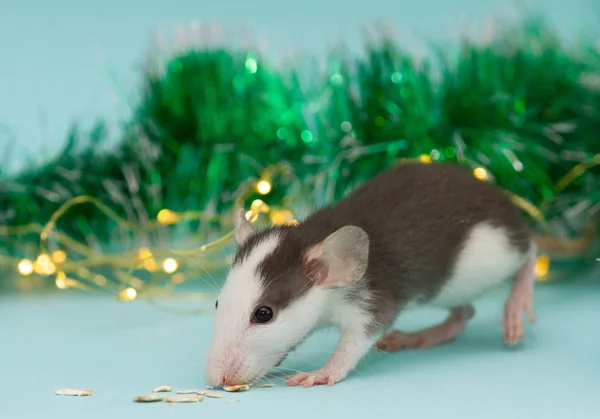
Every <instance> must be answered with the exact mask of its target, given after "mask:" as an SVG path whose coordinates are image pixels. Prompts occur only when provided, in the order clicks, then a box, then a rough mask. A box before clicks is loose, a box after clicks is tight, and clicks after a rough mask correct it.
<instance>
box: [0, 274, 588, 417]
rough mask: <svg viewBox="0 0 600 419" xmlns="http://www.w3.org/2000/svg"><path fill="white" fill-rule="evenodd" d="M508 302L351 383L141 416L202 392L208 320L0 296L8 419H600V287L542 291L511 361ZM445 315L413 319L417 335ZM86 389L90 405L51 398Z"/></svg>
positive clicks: (493, 299)
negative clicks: (153, 399) (182, 392)
mask: <svg viewBox="0 0 600 419" xmlns="http://www.w3.org/2000/svg"><path fill="white" fill-rule="evenodd" d="M506 292H507V291H506V290H498V291H497V292H494V293H492V294H490V295H488V296H486V297H485V298H483V299H482V300H481V301H479V302H478V303H477V305H476V307H477V315H476V317H475V319H474V320H473V321H472V323H471V324H470V326H469V328H468V330H467V332H466V333H465V334H464V335H463V336H461V337H460V338H459V339H458V340H456V341H455V342H453V343H451V344H449V345H446V346H444V347H439V348H436V349H431V350H426V351H420V350H416V351H406V352H401V353H397V354H393V355H389V354H384V353H373V354H371V355H370V356H369V357H368V359H367V360H366V361H365V362H364V363H363V364H362V365H361V367H360V368H359V370H358V371H357V372H356V373H355V374H353V375H352V376H351V377H350V378H349V379H348V380H347V381H345V382H343V383H341V384H338V385H336V386H334V387H315V388H312V389H303V388H291V387H286V386H284V385H278V386H277V387H275V388H269V389H253V390H251V391H250V392H247V393H243V394H233V395H229V394H228V395H227V397H226V399H225V400H218V399H207V400H205V401H203V402H202V403H200V404H193V405H176V406H169V405H167V404H146V405H141V404H136V403H133V402H132V401H131V398H132V397H133V396H135V395H138V394H145V393H148V392H150V391H151V389H152V388H153V387H154V386H157V385H162V384H166V385H171V386H173V387H174V388H175V389H183V388H199V387H202V386H204V384H205V382H204V378H203V377H204V374H203V370H204V365H203V359H204V354H205V350H206V348H207V345H208V337H209V331H210V320H211V319H210V317H181V316H174V315H170V314H165V313H164V312H162V311H158V310H157V309H156V308H154V307H153V306H149V305H148V304H147V303H145V302H141V301H139V302H134V303H118V302H114V301H112V300H110V299H107V298H104V297H100V296H92V295H88V294H84V295H80V294H78V293H76V292H65V293H63V294H59V295H56V296H54V297H43V296H39V297H38V296H31V295H30V296H23V297H18V298H15V297H3V298H0V331H1V338H0V339H1V342H2V344H1V346H0V360H2V361H1V362H2V367H1V375H0V377H1V379H0V395H1V396H0V397H1V398H2V400H1V402H0V418H2V419H20V418H28V419H29V418H49V417H57V418H61V419H79V418H86V419H107V418H110V419H121V418H144V419H154V418H165V417H173V418H226V417H243V418H247V419H254V418H257V419H258V418H260V419H266V418H289V419H296V418H298V419H300V418H302V419H306V418H309V417H310V418H334V417H340V418H350V417H352V418H354V417H356V418H368V417H375V418H388V417H397V418H419V419H426V418H444V419H448V418H461V419H465V418H466V419H469V418H474V419H493V418H502V419H517V418H527V419H531V418H543V419H558V418H561V419H562V418H564V419H587V418H590V419H592V418H596V419H597V418H600V402H599V401H598V394H599V393H598V390H599V389H600V362H599V361H598V360H599V354H600V326H599V320H600V283H599V282H598V281H597V280H596V281H591V282H587V283H585V282H582V283H570V281H569V282H568V283H567V282H565V283H564V284H549V285H544V286H539V287H538V289H537V291H536V311H537V316H538V320H539V323H538V325H537V326H535V327H534V328H531V327H529V328H528V330H527V341H526V344H525V345H524V346H523V347H522V348H520V349H518V350H507V349H506V348H505V347H504V346H503V344H502V342H501V329H500V319H501V313H502V306H503V302H504V298H505V296H506ZM443 315H444V313H442V312H437V311H434V312H428V311H415V312H411V313H407V314H406V316H404V318H403V319H402V320H401V322H400V323H401V325H402V326H405V328H407V329H413V328H418V327H423V326H426V325H429V324H431V323H433V322H436V321H438V320H440V319H442V317H443ZM336 337H337V336H336V334H335V333H334V332H333V331H332V332H324V333H322V334H318V335H315V336H314V337H313V338H311V339H310V340H309V341H307V342H306V344H305V345H303V346H301V347H300V348H299V350H298V352H297V353H296V354H294V355H293V356H291V357H290V359H289V360H288V361H286V362H285V363H284V364H283V366H284V367H286V368H292V369H305V368H311V367H318V366H321V365H322V363H323V362H324V361H325V359H326V358H327V356H328V355H329V353H330V350H331V349H333V347H334V345H335V339H336ZM64 387H84V388H89V389H92V390H93V391H94V395H93V396H92V397H83V398H75V397H60V396H56V395H54V391H55V390H56V389H59V388H64ZM226 400H239V402H238V403H237V404H235V405H233V406H231V405H228V404H227V403H226Z"/></svg>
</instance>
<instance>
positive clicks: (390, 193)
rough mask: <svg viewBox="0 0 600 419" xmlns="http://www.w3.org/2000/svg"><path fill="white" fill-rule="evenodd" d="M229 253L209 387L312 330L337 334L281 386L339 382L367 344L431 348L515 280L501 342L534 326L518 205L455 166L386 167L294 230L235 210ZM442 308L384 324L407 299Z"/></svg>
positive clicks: (271, 357) (257, 371) (275, 358)
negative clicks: (321, 360)
mask: <svg viewBox="0 0 600 419" xmlns="http://www.w3.org/2000/svg"><path fill="white" fill-rule="evenodd" d="M234 236H235V241H236V243H237V251H236V254H235V258H234V261H233V265H232V267H231V269H230V271H229V273H228V276H227V280H226V282H225V284H224V286H223V288H222V290H221V292H220V295H219V298H218V301H217V304H216V306H217V310H216V315H215V319H214V325H213V334H212V338H211V344H210V347H209V351H208V356H207V368H206V369H207V379H208V381H209V383H210V384H212V385H236V384H243V383H248V382H252V381H254V380H257V379H259V378H260V377H262V376H264V375H265V374H266V373H267V372H268V371H269V370H270V369H271V368H273V367H274V366H277V365H279V364H280V363H281V362H282V361H283V360H284V359H285V357H286V356H287V355H288V353H289V352H290V351H292V350H294V349H295V348H296V346H297V345H298V344H299V343H301V342H302V341H303V340H304V339H305V338H306V337H307V336H308V335H309V334H310V333H311V332H313V331H314V330H315V329H316V328H318V327H321V326H326V325H333V326H337V327H338V328H339V329H340V331H341V338H340V341H339V344H338V347H337V349H336V350H335V351H334V353H333V354H332V355H331V358H330V359H329V360H328V362H327V363H326V365H325V366H324V367H323V368H321V369H319V370H317V371H313V372H307V373H298V374H295V375H293V376H291V377H289V378H288V379H287V383H288V384H289V385H304V386H305V387H310V386H312V385H313V384H329V385H332V384H334V383H337V382H339V381H341V380H343V379H344V378H346V377H347V375H348V374H349V373H350V372H351V371H352V370H353V369H354V367H355V366H356V364H357V362H358V361H359V360H360V359H361V358H362V357H363V356H364V355H365V354H366V353H367V352H368V351H369V349H370V348H372V347H373V346H374V345H375V346H376V347H377V348H379V349H382V350H387V351H395V350H398V349H401V348H414V347H421V348H425V347H431V346H434V345H439V344H442V343H445V342H448V341H450V340H452V339H453V338H455V337H456V336H457V335H459V334H460V333H461V332H462V331H463V330H464V329H465V326H466V324H467V322H468V320H469V319H470V318H471V317H473V315H474V309H473V306H472V302H473V300H474V299H476V298H477V297H478V296H480V295H481V294H482V293H483V292H485V291H487V290H489V289H490V288H492V287H495V286H497V285H499V284H501V283H502V282H504V281H505V280H508V279H513V280H514V282H513V285H512V291H511V293H510V296H509V297H508V299H507V301H506V304H505V309H504V319H503V329H504V337H505V340H506V341H507V342H509V343H517V342H519V341H520V340H521V339H522V337H523V312H524V311H526V312H527V313H528V315H529V319H530V321H531V322H534V321H535V319H534V315H533V308H532V305H533V283H534V276H535V275H534V267H535V257H536V246H535V244H534V242H533V238H532V234H531V232H530V230H529V228H528V225H527V223H526V222H525V220H524V219H523V218H522V216H521V213H520V211H519V209H518V208H517V207H516V206H515V205H513V203H512V201H511V200H510V198H509V197H508V196H507V195H506V194H505V193H504V192H503V191H502V190H501V189H500V188H499V187H497V186H495V185H493V184H491V183H488V182H483V181H480V180H478V179H476V178H475V177H474V176H473V175H472V174H471V173H470V172H469V171H467V170H466V169H464V168H462V167H460V166H457V165H452V164H417V163H414V164H413V163H411V164H407V165H403V166H399V167H397V168H394V169H391V170H388V171H385V172H383V173H381V174H379V175H378V176H376V177H375V178H373V179H371V180H369V181H367V182H366V183H365V184H363V185H362V186H361V187H359V188H357V189H356V190H355V191H353V192H352V193H350V194H349V195H348V196H347V197H346V198H344V199H342V200H341V201H339V202H337V203H336V204H334V205H332V206H329V207H325V208H322V209H319V210H317V211H316V212H314V213H313V214H312V215H310V216H309V217H307V218H306V219H305V220H304V221H303V222H301V223H299V224H297V225H295V226H276V227H269V228H267V229H264V230H262V231H255V229H254V228H253V227H252V226H251V224H250V223H249V222H248V221H247V220H246V217H245V216H244V213H243V211H241V212H239V214H237V220H236V227H235V234H234ZM415 304H416V305H428V306H434V307H442V308H445V309H447V310H448V311H449V315H448V317H447V319H446V320H445V321H444V322H443V323H441V324H439V325H437V326H435V327H432V328H429V329H426V330H422V331H418V332H413V333H404V332H401V331H398V330H391V331H390V328H391V327H392V326H393V324H394V322H395V320H396V318H397V317H398V315H399V314H400V313H401V312H402V311H403V310H404V309H406V308H407V307H409V306H412V305H415Z"/></svg>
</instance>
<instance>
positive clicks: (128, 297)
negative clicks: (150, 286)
mask: <svg viewBox="0 0 600 419" xmlns="http://www.w3.org/2000/svg"><path fill="white" fill-rule="evenodd" d="M118 298H119V300H121V301H133V300H135V299H136V298H137V291H136V290H135V289H133V288H125V289H124V290H121V292H119V296H118Z"/></svg>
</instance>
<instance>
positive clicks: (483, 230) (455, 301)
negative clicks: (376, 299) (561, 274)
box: [427, 223, 526, 308]
mask: <svg viewBox="0 0 600 419" xmlns="http://www.w3.org/2000/svg"><path fill="white" fill-rule="evenodd" d="M525 258H526V255H524V254H523V253H521V252H519V251H518V249H516V248H515V247H514V246H513V245H512V244H511V243H510V239H509V237H508V235H507V233H506V230H505V229H504V228H500V227H495V226H493V225H491V224H489V223H480V224H478V225H476V226H475V227H474V228H473V230H471V233H470V235H469V238H468V239H467V241H466V242H465V245H464V248H463V250H462V252H461V253H460V255H459V257H458V260H457V263H456V265H455V269H454V273H453V275H452V277H451V278H450V279H449V280H448V282H447V283H446V285H445V286H444V287H443V288H442V290H441V291H440V293H439V294H438V296H437V297H436V298H435V300H434V301H432V302H430V303H429V304H427V305H431V306H435V307H444V308H450V307H456V306H459V305H463V304H468V303H470V302H472V301H473V300H474V299H475V298H477V297H479V296H480V295H481V294H482V293H484V292H485V291H487V290H489V289H491V288H493V287H496V286H498V285H500V284H501V283H502V282H503V281H505V280H507V279H508V278H509V277H511V276H514V275H515V274H516V272H517V271H518V270H519V268H520V267H521V265H522V264H523V261H524V260H525Z"/></svg>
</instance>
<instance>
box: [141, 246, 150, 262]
mask: <svg viewBox="0 0 600 419" xmlns="http://www.w3.org/2000/svg"><path fill="white" fill-rule="evenodd" d="M138 258H140V260H147V259H151V258H152V251H150V249H148V248H147V247H142V248H141V249H140V250H138Z"/></svg>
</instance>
